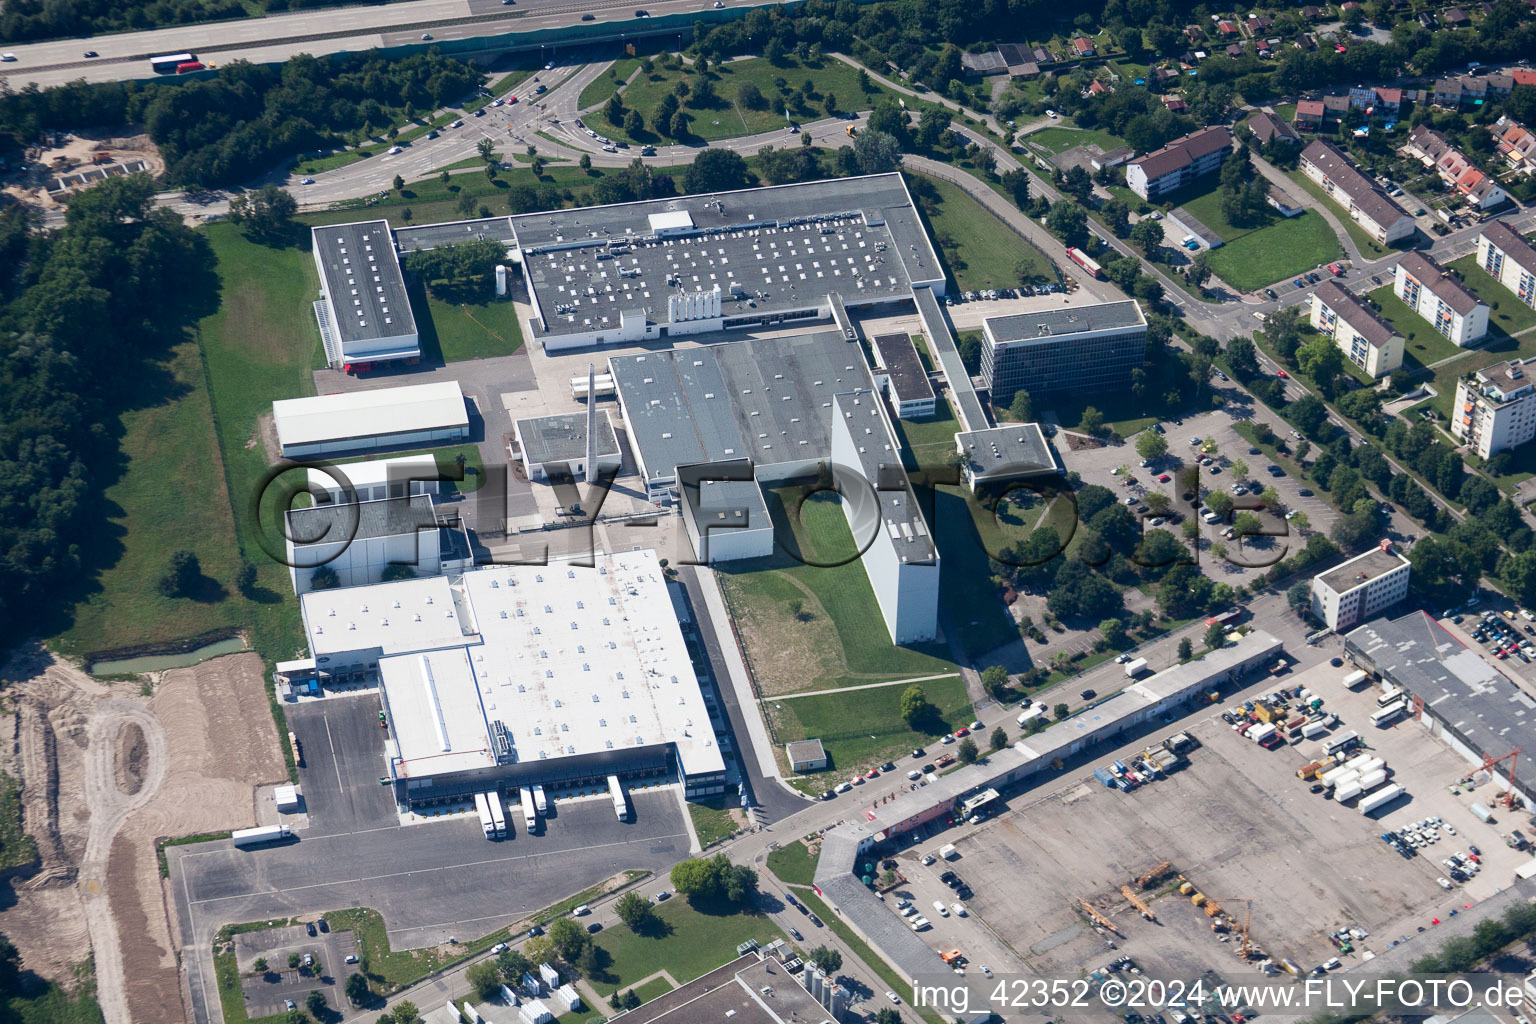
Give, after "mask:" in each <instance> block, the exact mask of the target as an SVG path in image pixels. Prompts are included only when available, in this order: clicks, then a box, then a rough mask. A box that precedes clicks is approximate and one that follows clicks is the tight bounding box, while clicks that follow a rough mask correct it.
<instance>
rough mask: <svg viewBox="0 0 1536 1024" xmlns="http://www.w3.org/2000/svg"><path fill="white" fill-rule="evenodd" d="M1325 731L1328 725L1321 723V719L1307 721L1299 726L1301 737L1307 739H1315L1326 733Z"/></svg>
mask: <svg viewBox="0 0 1536 1024" xmlns="http://www.w3.org/2000/svg"><path fill="white" fill-rule="evenodd" d="M1327 732H1328V726H1327V725H1325V724H1323V721H1322V719H1318V720H1317V721H1316V722H1308V723H1307V724H1306V725H1304V726H1302V727H1301V735H1302V737H1303V738H1305V739H1309V740H1315V739H1317V738H1318V737H1319V736H1323V735H1326V734H1327Z"/></svg>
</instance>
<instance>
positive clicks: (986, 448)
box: [955, 423, 1061, 491]
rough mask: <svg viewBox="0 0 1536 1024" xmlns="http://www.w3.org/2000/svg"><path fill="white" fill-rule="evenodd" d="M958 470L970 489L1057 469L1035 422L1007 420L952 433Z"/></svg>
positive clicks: (1054, 457) (1048, 472)
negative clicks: (996, 425) (996, 424)
mask: <svg viewBox="0 0 1536 1024" xmlns="http://www.w3.org/2000/svg"><path fill="white" fill-rule="evenodd" d="M955 450H956V452H958V453H959V455H960V456H961V458H962V460H963V461H962V462H961V463H960V473H961V475H962V476H963V477H964V478H965V484H966V486H967V487H969V488H970V489H971V490H972V491H979V490H981V489H982V488H983V487H985V486H988V485H1002V484H1006V483H1009V482H1010V481H1014V480H1024V479H1028V478H1030V477H1036V476H1055V475H1056V474H1057V473H1059V472H1061V467H1060V465H1059V464H1058V463H1057V461H1056V452H1055V451H1054V450H1052V448H1051V443H1050V442H1049V441H1047V440H1046V438H1045V432H1044V431H1043V430H1041V429H1040V424H1038V423H1007V424H1004V425H1003V426H1001V427H991V428H989V429H987V430H972V431H966V432H964V433H959V434H956V435H955Z"/></svg>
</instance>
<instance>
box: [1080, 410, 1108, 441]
mask: <svg viewBox="0 0 1536 1024" xmlns="http://www.w3.org/2000/svg"><path fill="white" fill-rule="evenodd" d="M1078 426H1079V427H1081V428H1082V429H1083V430H1084V431H1085V432H1086V433H1089V434H1097V433H1098V432H1099V431H1100V430H1102V429H1103V428H1104V414H1103V413H1101V412H1099V410H1097V409H1095V408H1094V407H1093V406H1091V405H1089V406H1085V407H1084V408H1083V418H1082V420H1081V422H1079V423H1078Z"/></svg>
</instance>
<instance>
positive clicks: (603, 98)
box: [576, 57, 640, 110]
mask: <svg viewBox="0 0 1536 1024" xmlns="http://www.w3.org/2000/svg"><path fill="white" fill-rule="evenodd" d="M639 67H640V58H639V57H620V58H619V59H618V60H616V61H614V62H613V63H612V64H611V65H609V67H608V70H607V71H604V72H603V73H602V74H601V75H598V76H597V77H596V78H595V79H593V80H592V81H590V82H588V83H587V87H586V88H585V89H583V90H581V97H580V98H579V99H578V100H577V101H576V105H577V109H579V110H587V109H589V108H591V107H595V106H597V105H598V104H599V103H607V102H608V97H610V96H612V95H613V94H614V93H616V92H618V91H619V87H620V86H621V85H623V84H624V83H625V82H627V81H629V76H630V75H632V74H634V73H635V71H636V69H638V68H639Z"/></svg>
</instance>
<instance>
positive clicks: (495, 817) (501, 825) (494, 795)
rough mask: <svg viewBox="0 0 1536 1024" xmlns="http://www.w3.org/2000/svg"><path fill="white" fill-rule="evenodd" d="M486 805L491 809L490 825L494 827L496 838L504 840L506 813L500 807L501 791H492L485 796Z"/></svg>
mask: <svg viewBox="0 0 1536 1024" xmlns="http://www.w3.org/2000/svg"><path fill="white" fill-rule="evenodd" d="M485 802H486V805H487V806H489V807H490V809H491V823H492V824H493V825H495V826H496V837H497V838H498V839H505V838H506V836H507V812H506V809H505V808H503V807H502V806H501V790H499V789H493V790H491V791H490V792H489V793H487V794H485Z"/></svg>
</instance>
